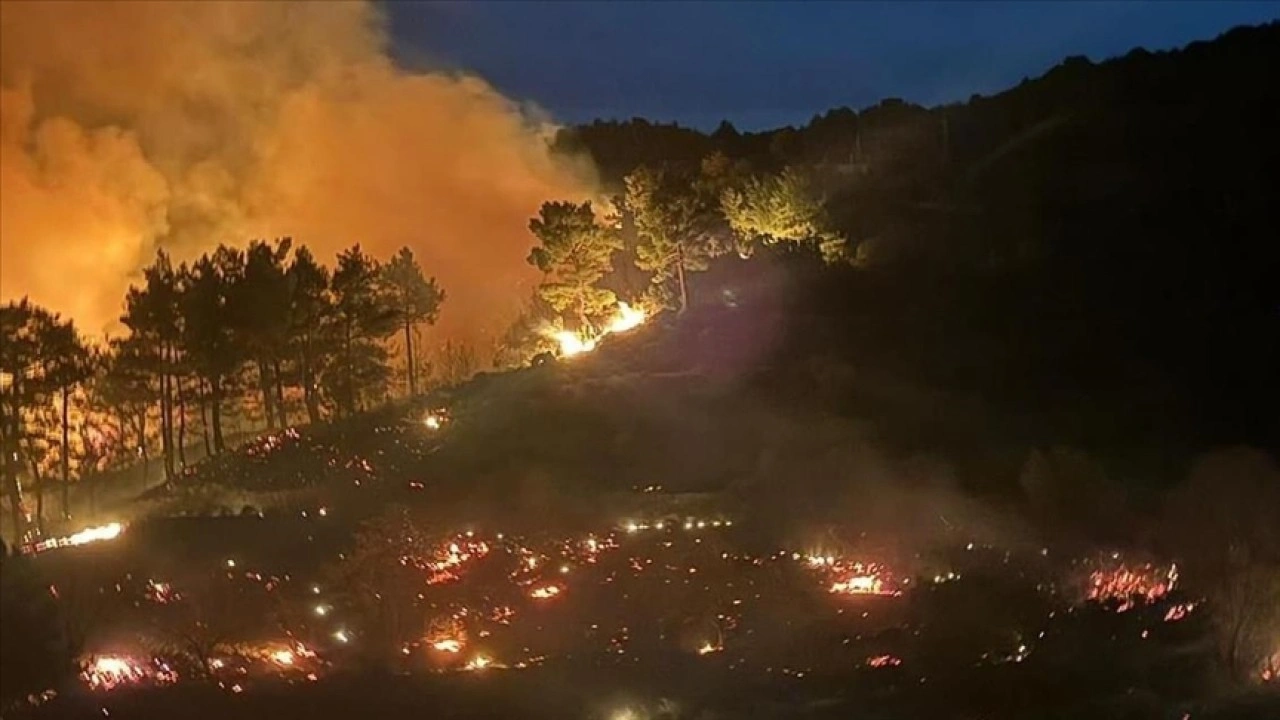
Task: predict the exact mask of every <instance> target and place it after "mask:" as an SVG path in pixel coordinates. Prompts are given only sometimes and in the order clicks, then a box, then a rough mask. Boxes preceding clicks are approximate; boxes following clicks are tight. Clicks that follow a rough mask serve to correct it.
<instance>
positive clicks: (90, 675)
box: [80, 655, 178, 690]
mask: <svg viewBox="0 0 1280 720" xmlns="http://www.w3.org/2000/svg"><path fill="white" fill-rule="evenodd" d="M80 678H81V680H83V681H84V683H85V684H86V685H88V686H89V689H90V690H114V689H116V688H118V687H120V686H122V685H138V684H142V683H147V682H152V683H155V684H158V685H167V684H169V683H173V682H176V681H177V679H178V674H177V673H175V672H174V671H173V670H172V669H170V667H169V666H168V665H166V664H165V663H162V662H158V661H157V662H153V663H150V664H148V663H142V662H139V661H137V660H135V659H133V658H130V657H126V656H121V655H103V656H100V657H96V658H94V659H93V660H92V661H90V662H89V663H88V664H86V666H85V667H84V669H83V670H82V671H81V673H80Z"/></svg>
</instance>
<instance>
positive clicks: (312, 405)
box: [301, 350, 320, 425]
mask: <svg viewBox="0 0 1280 720" xmlns="http://www.w3.org/2000/svg"><path fill="white" fill-rule="evenodd" d="M301 362H302V401H303V403H305V404H306V406H307V420H309V421H310V422H311V424H312V425H315V424H316V423H318V422H320V401H319V399H318V398H317V397H316V388H315V384H316V379H315V373H314V372H313V371H312V369H311V353H310V352H309V351H308V350H303V351H302V357H301Z"/></svg>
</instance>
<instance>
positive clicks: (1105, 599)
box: [1087, 563, 1178, 612]
mask: <svg viewBox="0 0 1280 720" xmlns="http://www.w3.org/2000/svg"><path fill="white" fill-rule="evenodd" d="M1177 584H1178V566H1177V564H1173V565H1170V566H1169V567H1168V569H1165V568H1162V567H1159V566H1156V565H1152V564H1150V563H1147V564H1145V565H1142V566H1140V567H1129V566H1126V565H1120V566H1118V567H1113V568H1104V569H1098V570H1094V571H1093V572H1092V573H1090V574H1089V589H1088V593H1087V598H1088V600H1090V601H1092V602H1097V603H1102V604H1105V605H1114V606H1115V610H1116V612H1126V611H1128V610H1131V609H1133V608H1134V607H1136V606H1137V605H1138V604H1139V603H1147V604H1150V603H1154V602H1156V601H1157V600H1160V599H1161V598H1163V597H1164V596H1166V595H1168V594H1169V592H1170V591H1171V590H1173V589H1174V588H1175V587H1176V586H1177Z"/></svg>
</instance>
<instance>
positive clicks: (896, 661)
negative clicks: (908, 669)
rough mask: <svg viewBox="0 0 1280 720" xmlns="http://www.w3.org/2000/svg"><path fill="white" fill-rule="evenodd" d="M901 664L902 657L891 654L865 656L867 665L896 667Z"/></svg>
mask: <svg viewBox="0 0 1280 720" xmlns="http://www.w3.org/2000/svg"><path fill="white" fill-rule="evenodd" d="M901 664H902V658H899V657H894V656H893V655H876V656H875V657H869V658H867V667H873V668H882V667H897V666H899V665H901Z"/></svg>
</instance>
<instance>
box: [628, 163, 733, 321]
mask: <svg viewBox="0 0 1280 720" xmlns="http://www.w3.org/2000/svg"><path fill="white" fill-rule="evenodd" d="M625 184H626V197H625V200H624V205H625V207H626V209H627V210H628V211H629V212H630V213H631V217H632V220H633V222H634V223H635V227H636V235H637V237H638V239H639V242H638V244H637V245H636V249H635V252H636V260H635V262H636V267H638V268H640V269H641V270H644V271H647V272H650V273H652V277H651V280H650V282H651V284H652V287H653V288H654V289H655V292H654V293H653V294H655V295H657V296H658V298H659V299H661V300H663V301H664V302H663V304H667V303H666V302H665V301H666V299H667V298H668V296H669V295H670V294H671V285H672V283H674V285H675V288H674V290H675V296H676V300H677V302H678V305H677V307H678V309H679V310H680V312H684V310H685V309H686V308H687V307H688V306H689V281H688V277H687V274H688V273H690V272H701V271H704V270H706V269H707V267H708V265H709V263H710V261H711V258H713V257H715V255H717V254H718V252H717V247H716V245H715V243H714V236H713V235H712V234H711V232H710V229H711V225H712V221H711V219H710V216H711V215H712V213H713V212H714V209H715V206H714V205H713V204H712V203H710V202H708V201H707V200H708V198H707V197H706V196H705V195H704V194H701V193H699V192H698V186H697V185H696V184H695V183H691V182H687V181H684V179H682V178H680V177H678V176H674V175H673V174H671V173H668V172H664V171H662V170H653V169H651V168H648V167H644V166H642V167H640V168H637V169H636V170H635V171H633V172H632V173H631V174H630V175H628V176H627V177H626V181H625Z"/></svg>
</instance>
